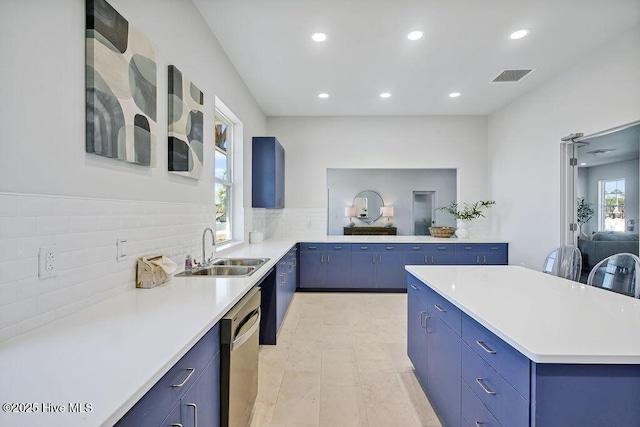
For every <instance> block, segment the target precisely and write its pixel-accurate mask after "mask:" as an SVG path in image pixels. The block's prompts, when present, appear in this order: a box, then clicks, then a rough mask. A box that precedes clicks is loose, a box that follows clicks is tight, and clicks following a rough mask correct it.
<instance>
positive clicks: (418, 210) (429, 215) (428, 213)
mask: <svg viewBox="0 0 640 427" xmlns="http://www.w3.org/2000/svg"><path fill="white" fill-rule="evenodd" d="M435 198H436V192H435V191H414V192H413V235H414V236H429V235H431V233H430V232H429V227H431V226H432V225H433V224H435V218H434V209H435V207H434V201H435Z"/></svg>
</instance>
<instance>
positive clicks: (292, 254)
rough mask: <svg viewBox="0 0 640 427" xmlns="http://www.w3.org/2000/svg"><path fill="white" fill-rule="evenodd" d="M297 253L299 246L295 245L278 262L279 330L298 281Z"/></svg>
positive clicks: (277, 304) (277, 305)
mask: <svg viewBox="0 0 640 427" xmlns="http://www.w3.org/2000/svg"><path fill="white" fill-rule="evenodd" d="M297 254H298V248H297V247H293V248H291V250H289V252H288V253H287V254H286V255H285V256H284V257H282V258H281V259H280V261H278V263H277V264H276V313H277V325H276V329H277V330H278V331H279V330H280V326H282V322H283V320H284V317H285V315H286V313H287V309H288V308H289V304H290V303H291V298H293V294H294V293H295V291H296V286H297V283H298V267H297V266H298V261H297V259H298V256H297Z"/></svg>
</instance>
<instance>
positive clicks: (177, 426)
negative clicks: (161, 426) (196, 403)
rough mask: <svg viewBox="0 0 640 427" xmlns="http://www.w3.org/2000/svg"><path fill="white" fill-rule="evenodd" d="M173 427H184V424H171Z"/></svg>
mask: <svg viewBox="0 0 640 427" xmlns="http://www.w3.org/2000/svg"><path fill="white" fill-rule="evenodd" d="M171 427H182V424H180V423H174V424H171Z"/></svg>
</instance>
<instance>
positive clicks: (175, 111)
mask: <svg viewBox="0 0 640 427" xmlns="http://www.w3.org/2000/svg"><path fill="white" fill-rule="evenodd" d="M168 113H169V120H168V137H169V140H168V144H169V147H168V148H169V150H168V153H169V159H168V161H169V172H173V173H176V174H178V175H182V176H186V177H189V178H194V179H198V178H200V177H201V176H202V164H203V137H202V133H203V128H204V94H203V93H202V92H201V91H200V89H198V88H197V87H196V85H194V84H193V83H192V82H191V81H190V80H189V79H187V78H186V77H185V76H184V74H182V73H181V72H180V70H179V69H178V68H177V67H175V66H174V65H169V105H168Z"/></svg>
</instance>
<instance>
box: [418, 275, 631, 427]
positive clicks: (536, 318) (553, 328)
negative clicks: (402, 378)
mask: <svg viewBox="0 0 640 427" xmlns="http://www.w3.org/2000/svg"><path fill="white" fill-rule="evenodd" d="M406 270H407V271H408V272H409V275H408V281H407V287H408V298H409V301H408V305H409V310H408V311H409V319H408V320H409V324H408V331H409V337H408V338H409V342H408V351H409V356H410V358H411V360H412V362H413V363H414V366H415V367H416V372H417V374H418V377H419V379H420V381H421V383H422V386H423V388H425V391H426V392H427V394H428V395H429V398H430V400H431V401H432V403H433V404H434V407H435V409H436V411H437V412H439V414H440V416H441V417H442V418H443V420H444V422H445V424H446V425H461V424H462V425H476V424H474V423H480V424H477V425H482V426H485V425H500V424H501V425H509V426H520V425H522V426H545V427H547V426H573V425H580V426H618V425H620V426H622V425H638V420H639V419H640V334H638V331H639V330H640V301H638V300H636V299H633V298H630V297H627V296H623V295H619V294H615V293H613V292H609V291H606V290H603V289H599V288H594V287H590V286H586V285H583V284H580V283H577V282H572V281H568V280H565V279H561V278H558V277H555V276H551V275H547V274H543V273H540V272H537V271H533V270H529V269H526V268H523V267H516V266H483V267H474V266H456V267H441V266H433V267H431V266H424V267H422V266H407V267H406ZM423 359H426V361H425V360H423ZM442 384H445V386H442Z"/></svg>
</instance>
